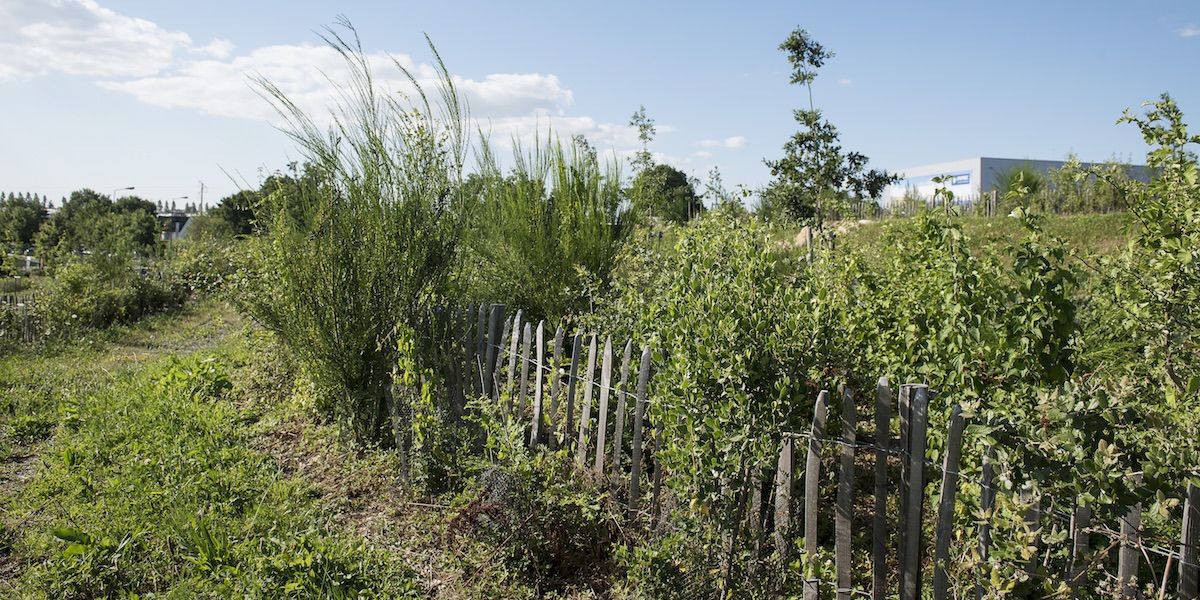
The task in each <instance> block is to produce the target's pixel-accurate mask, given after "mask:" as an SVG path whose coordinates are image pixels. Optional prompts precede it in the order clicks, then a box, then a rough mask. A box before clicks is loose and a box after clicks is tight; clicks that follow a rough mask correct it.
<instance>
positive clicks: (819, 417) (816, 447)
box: [804, 390, 829, 600]
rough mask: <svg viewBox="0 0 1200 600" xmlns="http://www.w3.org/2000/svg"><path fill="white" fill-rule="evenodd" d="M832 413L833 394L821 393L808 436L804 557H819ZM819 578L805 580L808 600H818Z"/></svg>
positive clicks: (825, 391) (805, 478) (818, 395)
mask: <svg viewBox="0 0 1200 600" xmlns="http://www.w3.org/2000/svg"><path fill="white" fill-rule="evenodd" d="M828 412H829V391H828V390H821V393H820V394H817V404H816V406H815V407H814V408H813V422H812V431H811V432H810V434H809V437H808V459H807V460H806V461H805V463H804V554H805V555H806V556H816V555H817V517H818V515H819V514H820V510H819V508H820V483H821V446H823V440H824V438H825V419H826V417H827V416H828ZM819 582H820V580H819V579H807V578H806V579H805V580H804V598H805V600H816V598H817V593H818V586H819Z"/></svg>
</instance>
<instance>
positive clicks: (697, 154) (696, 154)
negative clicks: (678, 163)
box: [692, 150, 713, 158]
mask: <svg viewBox="0 0 1200 600" xmlns="http://www.w3.org/2000/svg"><path fill="white" fill-rule="evenodd" d="M712 155H713V153H712V152H708V151H706V150H700V151H699V152H693V153H692V156H694V157H696V158H712Z"/></svg>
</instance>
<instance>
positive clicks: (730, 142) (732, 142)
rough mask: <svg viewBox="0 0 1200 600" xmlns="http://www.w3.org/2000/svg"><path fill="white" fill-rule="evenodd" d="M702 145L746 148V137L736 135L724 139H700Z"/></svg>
mask: <svg viewBox="0 0 1200 600" xmlns="http://www.w3.org/2000/svg"><path fill="white" fill-rule="evenodd" d="M700 146H701V147H703V148H734V149H737V148H744V147H745V146H746V138H745V137H743V136H740V135H735V136H733V137H727V138H725V139H723V140H700Z"/></svg>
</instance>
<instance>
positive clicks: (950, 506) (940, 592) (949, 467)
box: [933, 404, 963, 600]
mask: <svg viewBox="0 0 1200 600" xmlns="http://www.w3.org/2000/svg"><path fill="white" fill-rule="evenodd" d="M962 436H963V416H962V407H961V406H959V405H957V404H955V405H954V408H952V409H951V410H950V430H949V432H948V433H947V434H946V448H945V453H946V455H945V456H944V457H943V459H942V488H941V495H940V496H939V498H938V514H937V529H936V530H935V534H934V549H933V598H934V600H944V599H945V598H948V597H949V594H950V577H949V572H948V569H949V563H950V538H951V536H952V535H953V534H954V532H953V527H954V499H955V496H957V495H958V465H959V463H960V462H961V461H962V441H963V440H962Z"/></svg>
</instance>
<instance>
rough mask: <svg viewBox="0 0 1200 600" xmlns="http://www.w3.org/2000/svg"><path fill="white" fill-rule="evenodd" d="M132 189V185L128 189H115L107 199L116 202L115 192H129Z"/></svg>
mask: <svg viewBox="0 0 1200 600" xmlns="http://www.w3.org/2000/svg"><path fill="white" fill-rule="evenodd" d="M132 189H134V188H133V186H132V185H131V186H129V187H123V188H117V189H115V190H113V193H112V196H109V197H110V198H112V201H113V202H116V201H117V192H125V191H129V190H132Z"/></svg>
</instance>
